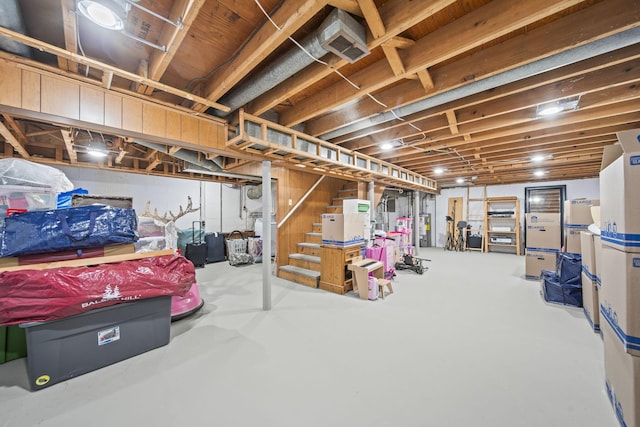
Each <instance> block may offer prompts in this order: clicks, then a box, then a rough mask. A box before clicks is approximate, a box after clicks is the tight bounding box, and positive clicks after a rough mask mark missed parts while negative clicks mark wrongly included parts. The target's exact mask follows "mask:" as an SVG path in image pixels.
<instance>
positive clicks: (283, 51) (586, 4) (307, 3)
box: [0, 0, 640, 186]
mask: <svg viewBox="0 0 640 427" xmlns="http://www.w3.org/2000/svg"><path fill="white" fill-rule="evenodd" d="M118 1H120V2H124V3H129V2H128V1H125V0H118ZM12 3H15V4H16V5H17V8H15V10H16V12H15V13H11V14H10V13H4V14H2V13H0V15H3V17H2V19H1V20H0V26H2V27H5V28H9V29H12V30H14V31H17V32H23V33H24V34H25V35H26V36H29V37H31V38H33V39H36V40H39V41H41V42H44V43H49V44H52V45H55V46H58V47H61V48H64V49H65V50H67V51H69V52H72V53H76V54H79V55H84V56H86V57H89V58H93V59H95V60H98V61H101V62H103V63H105V64H109V65H111V66H115V67H118V68H119V69H122V70H124V71H128V72H131V73H136V74H142V75H146V76H148V77H149V78H151V79H152V80H155V81H158V82H161V83H163V84H166V85H169V86H171V87H173V88H176V89H180V90H183V91H185V92H189V93H193V94H196V95H198V96H201V97H204V98H207V99H209V100H211V101H214V102H217V103H220V104H223V105H226V106H229V107H231V110H232V112H231V113H227V112H223V111H221V110H217V109H216V108H211V107H208V106H205V105H202V104H198V103H196V102H191V101H188V100H185V99H184V98H183V97H179V96H175V95H172V94H168V93H167V92H163V91H159V90H152V89H149V88H148V87H144V86H142V85H138V86H132V83H131V81H128V80H125V79H122V78H118V77H114V78H113V81H112V82H111V85H112V86H113V87H114V88H119V89H121V90H132V91H136V92H138V96H145V97H148V98H149V99H153V100H157V101H158V102H160V101H161V102H169V103H172V104H175V105H178V106H180V108H188V109H190V110H192V111H193V112H194V113H198V114H209V115H211V116H215V117H222V118H223V119H224V120H227V121H229V122H230V123H233V121H234V118H235V117H236V116H237V114H235V113H236V112H237V110H238V109H239V108H244V111H245V112H247V113H249V114H253V115H256V116H263V117H265V118H268V119H269V120H272V121H275V122H277V123H279V124H282V125H284V126H287V127H293V128H295V129H297V130H302V131H303V132H305V133H306V134H309V135H311V136H314V137H318V138H320V139H323V140H326V141H328V142H330V143H333V144H336V145H339V146H342V147H344V148H347V149H350V150H354V151H356V152H360V153H363V154H366V155H369V156H372V157H374V158H378V159H381V160H384V161H387V162H390V163H393V164H395V165H398V166H401V167H403V168H406V169H409V170H410V171H413V172H415V173H417V174H420V175H423V176H425V177H430V178H435V179H437V180H438V184H439V185H440V186H449V185H457V184H456V179H458V178H463V179H464V180H465V182H464V183H463V185H469V184H473V185H483V184H501V183H516V182H530V181H545V180H561V179H577V178H589V177H596V176H597V175H598V172H599V168H600V161H601V156H602V150H603V147H604V146H606V145H609V144H612V143H614V142H615V141H616V135H615V133H616V132H617V131H621V130H626V129H632V128H638V127H640V109H639V108H638V107H639V105H640V100H639V97H640V86H639V84H638V83H639V81H640V29H639V28H638V26H639V25H640V2H639V1H635V0H604V1H595V0H589V1H578V0H555V1H551V0H536V1H514V0H493V1H487V0H464V1H462V0H458V1H455V0H412V1H407V0H388V1H382V0H334V1H318V0H282V1H278V0H244V1H233V0H176V1H171V0H140V1H139V2H136V3H137V5H139V6H142V7H144V8H146V9H148V10H149V11H152V12H153V14H151V13H148V12H147V11H145V10H143V9H140V8H138V7H137V6H136V5H134V6H132V7H130V9H131V10H130V11H129V12H128V15H127V17H126V26H125V31H126V32H127V33H129V34H131V35H133V36H134V37H135V38H137V39H135V38H132V37H129V36H126V35H125V34H122V33H119V32H114V31H110V30H106V29H103V28H100V27H98V26H97V25H95V24H94V23H92V22H90V21H89V20H88V19H87V18H85V17H84V16H82V15H80V14H79V13H77V12H76V3H75V1H74V0H20V1H17V0H15V1H12V0H7V3H6V4H7V5H10V4H12ZM3 7H8V6H3ZM336 9H341V10H342V12H340V13H339V14H342V15H346V19H347V20H348V23H336V22H334V21H331V20H332V19H335V18H334V15H336V12H335V10H336ZM263 11H264V12H266V13H267V14H268V15H269V16H270V17H271V20H269V19H267V17H266V16H265V13H264V12H263ZM332 12H333V13H332ZM156 15H158V16H161V17H166V18H168V20H170V21H174V22H175V21H177V20H178V18H180V21H181V22H182V25H183V27H182V28H179V27H178V26H175V25H173V24H171V23H169V22H167V20H163V19H160V18H159V17H157V16H156ZM354 23H355V24H354ZM340 25H343V27H340ZM276 26H277V28H276ZM334 26H335V27H336V28H338V29H337V30H336V31H335V34H334V36H335V37H336V38H335V39H334V40H332V41H331V40H330V41H328V42H327V43H325V45H322V40H325V41H326V38H327V37H326V35H321V34H320V32H321V30H322V29H323V28H327V27H334ZM358 31H361V35H362V36H359V35H358ZM289 36H291V37H292V38H293V39H294V40H296V41H297V42H299V43H300V44H303V45H305V46H307V44H305V41H307V40H312V41H313V40H314V38H317V41H318V43H317V44H316V45H315V46H313V52H311V51H310V52H309V53H310V55H311V56H315V59H314V58H312V57H311V56H310V55H307V54H306V53H305V52H302V54H301V50H300V47H298V46H297V45H296V44H294V43H293V42H292V41H291V40H289V39H288V37H289ZM358 37H362V40H360V45H359V49H360V52H357V53H358V54H357V55H356V54H353V55H352V56H351V57H350V56H349V52H352V53H353V49H354V48H353V47H345V46H343V45H345V42H346V40H351V42H353V43H354V44H355V46H356V47H358ZM0 39H4V38H3V37H0ZM4 40H5V41H7V40H6V39H4ZM310 43H311V42H310ZM332 43H333V45H334V46H331V44H332ZM161 46H164V47H165V50H166V51H164V50H161V49H158V47H161ZM341 46H342V47H343V48H345V49H344V52H346V53H345V57H344V58H342V57H340V56H338V55H337V54H336V53H334V52H336V50H335V49H336V48H338V50H339V49H340V47H341ZM331 48H333V49H331ZM0 49H3V50H4V51H5V53H1V52H0V59H3V60H8V61H18V62H24V63H32V62H31V61H37V62H38V63H41V64H46V65H48V66H52V67H55V68H57V69H61V70H64V71H65V72H66V73H68V75H71V76H77V78H78V79H81V78H89V79H95V80H97V81H101V80H102V79H103V73H102V72H101V71H100V70H96V69H93V68H89V69H87V68H86V67H85V66H83V65H78V64H76V63H73V62H72V61H68V60H65V59H64V58H60V57H56V56H54V55H50V54H45V53H42V52H38V51H37V50H36V49H33V48H30V49H28V50H27V51H26V52H25V50H24V48H22V49H21V51H12V50H11V49H12V48H11V47H7V44H6V43H4V44H0ZM349 49H351V50H349ZM366 51H368V52H369V53H368V54H367V52H366ZM360 54H361V55H363V56H360ZM27 55H28V56H30V58H31V59H28V58H26V57H25V56H27ZM354 58H355V60H354ZM287 61H289V62H287ZM351 61H353V63H352V62H351ZM147 64H148V65H147ZM282 64H287V65H286V66H284V67H283V66H282ZM562 101H573V104H568V105H570V106H569V107H567V109H566V110H564V111H561V112H560V113H558V114H556V115H551V116H541V115H539V112H540V110H541V108H542V107H543V106H544V104H546V103H552V102H562ZM576 101H577V104H576ZM0 124H2V125H3V126H4V127H5V128H6V129H8V130H9V131H10V132H11V133H12V134H13V135H14V136H16V137H17V139H18V140H19V141H21V143H22V144H23V146H24V148H25V150H26V151H27V152H29V153H32V154H36V155H37V156H40V157H42V158H45V159H48V160H49V161H51V162H63V163H64V162H68V161H69V153H67V152H66V150H67V149H68V145H65V144H64V141H63V140H61V138H59V137H58V136H57V135H56V137H47V138H45V140H44V141H43V137H42V135H43V134H42V133H38V132H37V131H36V130H34V127H37V126H41V127H43V126H44V127H46V126H50V125H47V124H38V123H37V120H36V119H35V118H24V117H11V115H8V114H3V116H2V120H1V123H0ZM45 125H46V126H45ZM48 130H50V129H48ZM44 131H45V130H42V132H44ZM88 131H91V129H88ZM112 138H113V139H114V140H115V141H118V139H117V138H118V135H112ZM121 143H122V144H125V143H126V144H131V146H132V147H133V146H136V147H137V149H134V150H127V154H126V156H124V158H123V159H121V162H122V161H123V162H125V164H127V165H131V167H133V165H134V163H135V164H137V167H138V168H141V169H143V170H145V171H151V172H157V173H165V172H167V173H168V172H170V171H173V170H174V168H175V170H176V171H177V172H180V163H179V161H180V160H179V159H176V158H174V157H171V156H169V155H167V153H164V152H163V153H159V154H158V152H156V151H155V150H153V149H152V148H149V146H148V145H147V146H143V145H136V142H135V141H124V140H123V141H122V142H121ZM385 143H386V144H389V145H391V146H392V148H391V149H390V150H383V148H382V146H383V144H385ZM47 144H51V146H52V147H55V148H57V149H52V150H47ZM5 145H8V144H5ZM7 152H8V153H14V151H13V150H9V151H5V155H7ZM236 154H237V153H235V152H234V151H233V150H230V151H229V154H228V159H233V158H234V157H235V156H236ZM11 155H16V156H18V154H11ZM113 155H114V157H115V156H116V155H117V153H115V152H114V154H113ZM535 156H541V157H543V160H542V161H541V162H533V161H532V160H531V159H532V158H533V157H535ZM225 157H226V156H222V158H221V159H215V160H216V163H217V164H219V165H221V166H222V168H223V169H226V170H227V172H232V166H230V165H233V162H228V161H226V159H225ZM207 160H210V159H207ZM87 163H89V164H90V163H91V162H90V161H87ZM111 164H112V165H113V166H114V167H116V164H115V163H113V162H111ZM106 165H107V166H105V163H104V162H103V164H102V167H108V163H107V164H106ZM151 166H152V167H151ZM437 168H442V169H444V172H443V173H442V174H441V175H435V172H434V171H435V170H436V169H437ZM538 170H543V171H544V172H545V174H544V175H543V176H542V177H535V176H534V174H533V173H534V172H535V171H538Z"/></svg>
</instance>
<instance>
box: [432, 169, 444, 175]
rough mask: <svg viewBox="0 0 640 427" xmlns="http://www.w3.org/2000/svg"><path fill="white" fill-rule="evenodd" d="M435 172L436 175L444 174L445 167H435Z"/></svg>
mask: <svg viewBox="0 0 640 427" xmlns="http://www.w3.org/2000/svg"><path fill="white" fill-rule="evenodd" d="M433 173H435V174H436V175H442V174H443V173H444V168H435V169H434V170H433Z"/></svg>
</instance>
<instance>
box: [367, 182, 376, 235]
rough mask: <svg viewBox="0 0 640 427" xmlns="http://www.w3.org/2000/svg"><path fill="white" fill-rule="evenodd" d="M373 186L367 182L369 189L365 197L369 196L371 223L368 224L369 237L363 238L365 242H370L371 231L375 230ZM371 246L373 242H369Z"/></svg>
mask: <svg viewBox="0 0 640 427" xmlns="http://www.w3.org/2000/svg"><path fill="white" fill-rule="evenodd" d="M374 192H375V186H374V183H373V181H369V188H368V192H367V195H368V196H369V204H370V205H371V209H370V212H369V215H370V219H371V222H370V224H369V235H368V236H365V237H366V238H367V240H370V239H371V238H372V237H371V236H372V235H373V231H374V228H375V223H376V206H375V205H374V204H373V203H374V199H375V193H374ZM371 244H373V242H371Z"/></svg>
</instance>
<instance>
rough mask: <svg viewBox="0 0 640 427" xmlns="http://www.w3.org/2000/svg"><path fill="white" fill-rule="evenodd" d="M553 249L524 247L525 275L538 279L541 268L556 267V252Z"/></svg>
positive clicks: (552, 268) (531, 278)
mask: <svg viewBox="0 0 640 427" xmlns="http://www.w3.org/2000/svg"><path fill="white" fill-rule="evenodd" d="M557 252H558V251H557V250H554V249H535V250H532V249H529V248H527V249H525V277H526V278H527V279H530V280H538V279H539V278H540V272H541V271H542V270H552V271H555V269H556V253H557Z"/></svg>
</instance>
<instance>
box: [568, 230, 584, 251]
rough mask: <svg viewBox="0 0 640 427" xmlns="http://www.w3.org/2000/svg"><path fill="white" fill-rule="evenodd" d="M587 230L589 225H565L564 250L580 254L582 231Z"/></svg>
mask: <svg viewBox="0 0 640 427" xmlns="http://www.w3.org/2000/svg"><path fill="white" fill-rule="evenodd" d="M583 231H587V227H583V226H578V225H571V226H568V227H567V226H565V227H564V251H565V252H568V253H570V254H579V253H581V252H580V251H581V250H582V249H581V248H580V233H582V232H583Z"/></svg>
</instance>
